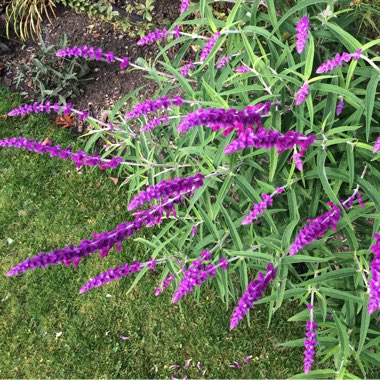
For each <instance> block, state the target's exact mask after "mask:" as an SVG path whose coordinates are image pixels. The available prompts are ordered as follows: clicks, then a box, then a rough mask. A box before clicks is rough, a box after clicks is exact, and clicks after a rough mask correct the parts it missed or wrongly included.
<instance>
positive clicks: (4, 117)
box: [0, 115, 8, 120]
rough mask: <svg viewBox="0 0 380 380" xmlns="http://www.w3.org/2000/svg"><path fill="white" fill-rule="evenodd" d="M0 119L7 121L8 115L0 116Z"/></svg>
mask: <svg viewBox="0 0 380 380" xmlns="http://www.w3.org/2000/svg"><path fill="white" fill-rule="evenodd" d="M0 117H1V118H2V119H3V120H7V119H8V115H0Z"/></svg>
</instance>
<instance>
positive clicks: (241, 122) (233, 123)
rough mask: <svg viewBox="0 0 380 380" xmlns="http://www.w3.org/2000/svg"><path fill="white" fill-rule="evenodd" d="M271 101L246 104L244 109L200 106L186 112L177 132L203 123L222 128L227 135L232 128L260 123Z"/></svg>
mask: <svg viewBox="0 0 380 380" xmlns="http://www.w3.org/2000/svg"><path fill="white" fill-rule="evenodd" d="M270 106H271V103H270V102H266V103H260V104H258V105H256V106H247V107H246V108H245V110H236V109H235V108H230V109H224V108H208V109H203V108H200V109H198V110H196V111H194V112H191V113H189V114H187V115H186V116H185V117H184V118H183V120H182V121H181V123H180V124H179V125H178V132H179V133H185V132H187V131H188V130H189V129H190V128H194V127H196V126H199V125H205V126H207V127H209V128H211V129H212V130H213V131H218V130H219V129H224V133H223V135H224V136H225V135H227V134H228V133H230V132H232V131H233V130H234V129H238V130H241V129H244V127H247V126H249V127H254V125H259V126H260V125H261V116H262V115H263V114H266V113H268V111H269V109H270Z"/></svg>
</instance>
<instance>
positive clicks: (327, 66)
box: [316, 49, 362, 74]
mask: <svg viewBox="0 0 380 380" xmlns="http://www.w3.org/2000/svg"><path fill="white" fill-rule="evenodd" d="M361 52H362V50H361V49H358V50H356V52H355V53H352V54H349V53H347V52H344V53H342V54H341V55H340V54H336V55H335V58H334V59H329V60H327V61H326V62H324V63H322V65H320V66H319V67H318V68H317V70H316V72H317V74H324V73H327V72H329V71H331V70H334V69H335V67H337V66H339V67H342V66H343V62H350V60H351V58H352V59H353V60H354V61H357V60H358V59H359V58H360V55H361Z"/></svg>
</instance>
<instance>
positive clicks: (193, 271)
mask: <svg viewBox="0 0 380 380" xmlns="http://www.w3.org/2000/svg"><path fill="white" fill-rule="evenodd" d="M210 259H211V254H210V252H208V251H203V252H202V254H201V259H200V260H194V261H193V262H192V263H191V264H190V266H189V268H188V269H187V270H186V267H185V268H184V269H183V271H182V272H183V274H184V278H183V279H182V280H181V281H180V284H179V286H178V288H177V290H176V291H175V293H174V295H173V300H172V303H176V302H178V301H179V300H180V299H182V298H183V297H184V296H185V295H186V294H187V293H190V292H192V291H193V290H194V289H195V287H196V286H201V285H202V283H203V282H204V281H206V280H208V279H209V278H211V277H214V276H215V274H216V270H217V269H218V268H222V269H225V270H227V264H228V261H227V260H226V259H221V260H220V262H219V264H218V265H215V266H214V265H213V264H208V265H206V264H205V263H204V261H209V260H210Z"/></svg>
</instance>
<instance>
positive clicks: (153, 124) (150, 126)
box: [140, 115, 169, 132]
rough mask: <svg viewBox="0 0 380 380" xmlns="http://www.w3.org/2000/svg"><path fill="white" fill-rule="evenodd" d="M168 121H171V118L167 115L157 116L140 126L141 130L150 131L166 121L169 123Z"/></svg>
mask: <svg viewBox="0 0 380 380" xmlns="http://www.w3.org/2000/svg"><path fill="white" fill-rule="evenodd" d="M168 122H169V119H168V116H167V115H164V116H163V117H156V118H155V119H152V120H150V121H149V122H148V123H147V124H145V125H143V126H142V127H141V128H140V132H146V131H150V130H152V129H154V128H156V127H157V126H159V125H161V124H164V123H168Z"/></svg>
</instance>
